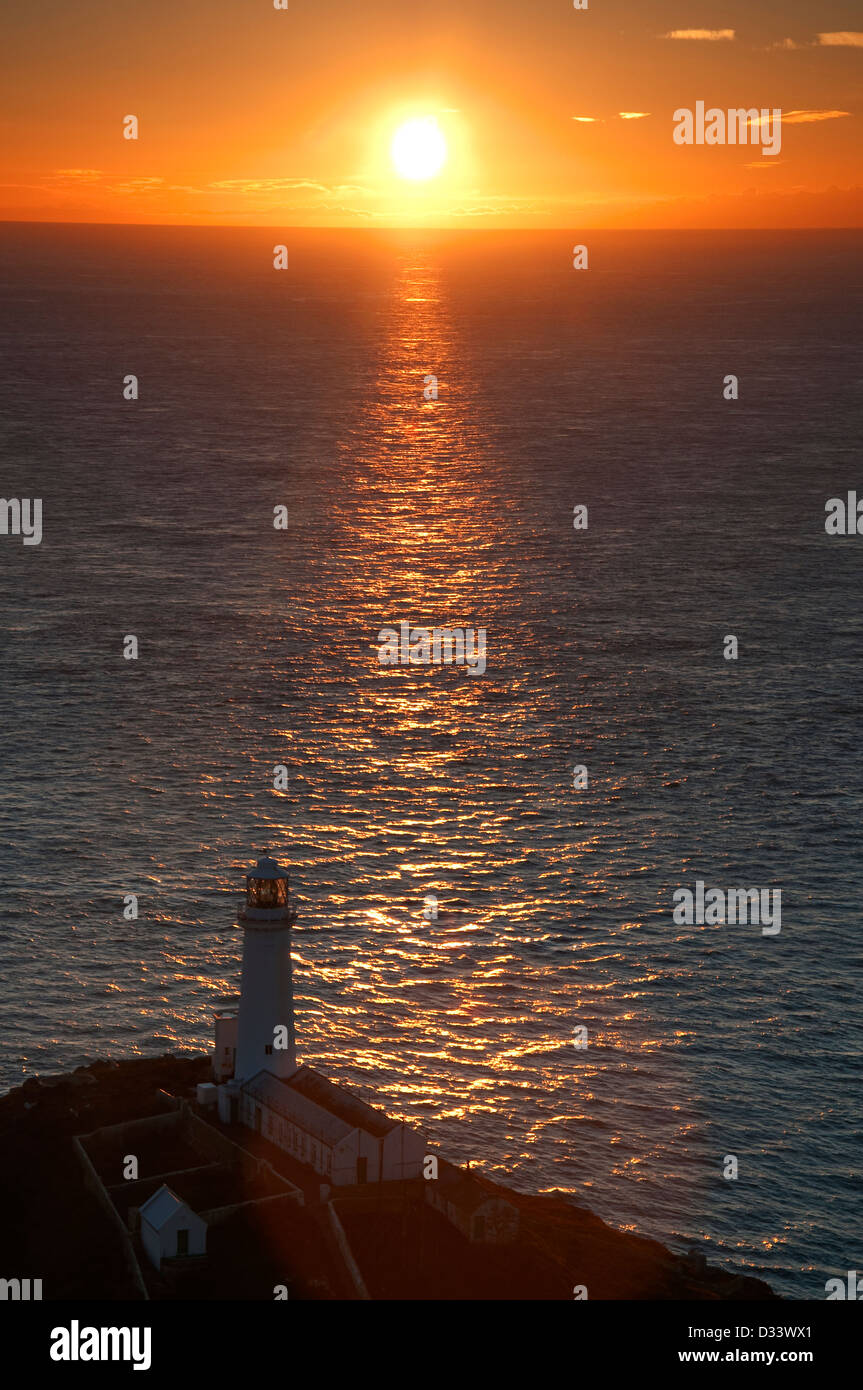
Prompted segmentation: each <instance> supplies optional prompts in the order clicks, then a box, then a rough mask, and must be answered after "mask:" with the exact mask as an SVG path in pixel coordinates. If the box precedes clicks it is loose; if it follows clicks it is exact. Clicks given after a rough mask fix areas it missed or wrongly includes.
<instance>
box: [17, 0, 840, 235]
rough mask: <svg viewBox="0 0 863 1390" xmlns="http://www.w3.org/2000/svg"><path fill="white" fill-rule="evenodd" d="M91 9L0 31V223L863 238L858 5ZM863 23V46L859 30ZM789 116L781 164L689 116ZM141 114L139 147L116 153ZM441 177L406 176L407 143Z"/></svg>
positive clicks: (52, 12)
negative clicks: (426, 127) (700, 112)
mask: <svg viewBox="0 0 863 1390" xmlns="http://www.w3.org/2000/svg"><path fill="white" fill-rule="evenodd" d="M289 4H290V7H289V9H288V10H287V11H279V10H275V9H274V8H273V5H272V0H182V3H178V0H146V2H145V0H130V3H117V0H75V3H60V2H59V0H45V3H39V4H25V3H24V0H16V2H15V3H14V4H13V5H12V6H11V7H10V8H11V14H9V13H7V16H6V18H5V19H4V30H5V44H4V47H5V50H6V52H5V58H6V64H7V75H6V80H5V81H4V84H3V87H4V90H3V96H2V98H0V102H2V106H0V109H2V136H3V139H2V150H3V153H2V156H0V158H2V166H3V167H2V175H0V182H2V185H3V193H2V200H0V216H2V217H3V218H5V219H14V220H39V221H78V222H140V223H172V224H180V225H184V224H186V225H197V224H203V225H206V224H224V225H253V224H262V225H268V226H285V227H289V226H361V227H366V226H372V227H374V226H405V225H407V226H410V225H417V224H419V225H426V226H436V227H496V226H499V227H574V228H577V227H579V226H591V227H603V226H607V227H627V226H633V227H795V226H798V227H799V226H804V227H805V226H810V227H812V226H860V225H861V224H863V187H861V186H863V176H862V175H861V156H860V144H861V141H860V112H861V110H863V102H861V95H860V94H861V73H863V30H861V24H863V21H861V17H860V16H861V11H860V6H859V0H819V3H818V4H811V3H808V0H655V2H654V3H650V2H649V0H589V8H588V9H587V10H586V11H579V10H575V9H574V8H573V5H572V0H436V3H434V4H432V5H411V4H408V3H406V0H365V3H362V4H351V3H349V0H289ZM855 25H856V26H857V27H856V28H855ZM699 100H703V101H704V102H706V104H707V105H708V106H717V107H722V108H724V109H727V108H729V107H758V108H762V107H767V108H774V107H779V108H781V110H782V112H783V127H782V149H781V153H780V155H779V156H778V157H774V158H770V157H765V156H764V155H762V153H761V150H760V148H759V147H758V146H757V145H756V146H754V147H753V146H744V147H740V146H721V147H710V146H693V147H681V146H679V145H676V144H675V143H674V142H673V140H672V129H673V122H672V114H673V112H674V110H675V109H676V108H678V107H681V106H686V107H694V106H695V103H696V101H699ZM127 115H135V116H137V118H138V121H139V138H138V139H137V140H127V139H124V138H123V119H124V117H125V116H127ZM414 118H433V120H434V121H435V122H436V123H437V126H438V128H439V131H440V133H441V135H442V137H443V139H444V142H445V145H446V149H447V158H446V162H445V163H444V165H443V167H442V168H441V170H440V172H439V173H437V174H435V175H434V176H433V177H430V178H428V179H426V180H420V181H412V180H411V179H410V178H404V177H401V176H400V175H399V173H398V172H397V170H396V169H395V168H394V167H393V164H392V160H391V157H390V145H391V141H392V138H393V135H394V134H395V132H396V130H397V129H398V128H399V127H400V125H402V124H403V123H404V122H406V121H408V120H411V119H414Z"/></svg>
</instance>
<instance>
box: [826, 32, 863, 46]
mask: <svg viewBox="0 0 863 1390" xmlns="http://www.w3.org/2000/svg"><path fill="white" fill-rule="evenodd" d="M818 43H819V44H820V46H821V47H822V48H863V34H860V33H857V32H856V31H855V30H854V29H840V30H839V31H838V33H835V34H819V35H818Z"/></svg>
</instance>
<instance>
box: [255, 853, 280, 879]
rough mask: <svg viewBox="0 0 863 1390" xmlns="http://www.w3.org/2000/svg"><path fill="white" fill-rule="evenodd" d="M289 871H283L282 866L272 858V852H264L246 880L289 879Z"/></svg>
mask: <svg viewBox="0 0 863 1390" xmlns="http://www.w3.org/2000/svg"><path fill="white" fill-rule="evenodd" d="M287 877H288V871H287V869H283V868H282V866H281V864H277V863H276V861H275V859H271V858H270V851H269V850H268V849H265V850H264V853H263V855H262V856H261V858H260V859H259V860H258V862H257V864H256V865H255V867H254V868H253V869H249V872H248V873H247V874H246V878H287Z"/></svg>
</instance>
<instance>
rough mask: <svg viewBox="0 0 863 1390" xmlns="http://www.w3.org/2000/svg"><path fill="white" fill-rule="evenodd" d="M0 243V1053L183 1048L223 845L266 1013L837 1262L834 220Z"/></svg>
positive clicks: (853, 331)
mask: <svg viewBox="0 0 863 1390" xmlns="http://www.w3.org/2000/svg"><path fill="white" fill-rule="evenodd" d="M277 243H284V244H286V245H287V247H288V252H289V268H288V270H286V271H276V270H274V268H273V247H274V245H276V244H277ZM576 243H584V244H586V245H587V246H588V248H589V257H590V260H589V270H587V271H575V270H574V269H573V268H572V251H573V246H574V244H576ZM0 247H2V253H3V255H2V260H3V270H2V288H3V297H4V302H5V305H6V312H5V314H4V319H3V329H2V346H3V361H4V364H5V365H4V368H3V372H2V376H0V397H2V400H0V418H2V426H0V428H2V436H3V440H2V458H3V465H2V487H0V492H2V495H3V496H4V497H6V498H11V497H24V498H35V497H39V498H41V499H42V502H43V539H42V542H41V544H39V545H24V544H23V543H22V540H21V538H19V537H15V536H2V537H0V652H2V655H0V662H2V665H0V730H2V734H0V746H2V761H1V762H0V817H2V823H0V844H2V847H3V848H2V868H0V999H2V1037H0V1085H2V1087H3V1088H6V1089H8V1088H9V1087H12V1086H15V1085H17V1084H19V1083H20V1082H21V1081H22V1080H23V1079H24V1078H26V1077H27V1076H29V1075H32V1074H34V1073H45V1072H58V1071H63V1070H67V1069H70V1068H72V1067H74V1066H76V1065H78V1064H80V1063H83V1062H85V1061H88V1060H92V1059H94V1058H96V1057H116V1058H121V1057H129V1056H137V1055H155V1054H158V1053H160V1052H163V1051H166V1050H174V1051H187V1050H192V1051H200V1050H204V1049H207V1048H209V1047H210V1046H211V1036H212V1035H211V1010H212V1008H213V1007H216V1006H218V1004H219V1003H220V1001H222V1000H223V999H225V998H226V997H228V996H230V995H233V994H235V993H236V991H237V989H238V986H239V967H240V951H241V932H240V930H239V928H238V926H237V924H236V918H235V915H234V914H235V908H236V904H237V902H238V900H239V898H240V896H241V892H242V887H243V880H242V872H243V869H244V867H246V866H248V865H249V864H250V863H251V862H253V861H254V860H255V859H256V858H257V857H258V854H259V853H260V851H261V849H262V848H264V847H268V848H270V849H271V850H272V851H273V852H274V853H276V854H277V856H278V857H279V858H281V859H282V860H283V861H284V862H285V863H286V864H287V865H288V866H289V867H290V870H291V891H292V894H293V896H294V900H295V904H296V906H297V910H298V922H297V927H296V930H295V942H294V952H295V967H296V969H295V988H296V992H297V1036H298V1048H299V1052H300V1055H301V1056H302V1058H303V1059H304V1060H306V1061H309V1062H310V1063H312V1064H313V1065H316V1066H319V1067H320V1068H321V1070H323V1071H324V1072H326V1073H327V1074H328V1075H329V1076H331V1077H332V1078H333V1079H335V1080H338V1081H343V1082H345V1083H347V1084H349V1085H351V1086H353V1087H356V1088H357V1089H359V1090H360V1091H361V1092H363V1093H368V1094H370V1096H371V1097H372V1099H373V1100H375V1101H376V1102H377V1103H379V1104H381V1105H383V1106H385V1107H386V1108H387V1109H388V1110H389V1111H390V1112H391V1113H392V1114H394V1115H399V1116H403V1117H405V1118H407V1119H408V1120H409V1121H411V1122H412V1123H415V1124H417V1125H419V1126H422V1127H423V1128H424V1129H425V1130H426V1132H427V1133H428V1134H429V1136H430V1138H432V1139H433V1140H435V1141H437V1142H438V1143H440V1144H441V1145H442V1146H443V1149H444V1152H445V1153H446V1154H447V1155H448V1156H449V1157H450V1158H452V1159H454V1160H456V1161H459V1162H463V1161H466V1160H468V1159H469V1160H471V1162H472V1163H473V1164H475V1165H477V1166H478V1167H480V1168H481V1169H482V1170H483V1171H484V1172H486V1173H487V1174H488V1175H489V1176H490V1177H492V1178H496V1179H498V1180H500V1181H504V1182H507V1183H509V1184H511V1185H512V1186H515V1187H517V1188H522V1189H524V1190H526V1191H546V1190H550V1189H558V1190H562V1191H565V1192H567V1193H569V1194H571V1195H572V1198H573V1200H575V1201H577V1202H581V1203H584V1204H586V1205H588V1206H590V1207H591V1208H592V1209H593V1210H594V1211H596V1212H597V1213H598V1214H599V1215H600V1216H602V1217H603V1218H605V1219H606V1220H608V1221H610V1222H612V1223H613V1224H615V1225H618V1226H620V1227H624V1228H627V1229H633V1230H638V1231H641V1232H643V1233H646V1234H649V1235H653V1236H655V1237H657V1238H659V1239H661V1240H663V1241H664V1242H666V1243H667V1244H669V1245H671V1246H672V1247H673V1248H675V1249H681V1250H684V1249H688V1248H689V1247H691V1246H695V1247H696V1248H697V1249H699V1250H701V1251H703V1252H704V1253H705V1254H706V1255H707V1257H708V1259H709V1260H711V1261H715V1262H716V1263H721V1264H723V1265H725V1266H726V1267H729V1268H735V1267H736V1268H739V1269H740V1270H745V1271H748V1272H751V1273H754V1274H758V1275H761V1276H762V1277H764V1278H766V1279H767V1280H768V1281H769V1282H770V1283H771V1284H772V1285H773V1287H774V1288H775V1289H776V1290H777V1291H778V1292H780V1293H784V1294H787V1295H789V1296H791V1297H795V1298H817V1299H820V1298H823V1297H824V1284H825V1280H826V1279H827V1278H828V1277H831V1276H833V1275H837V1274H838V1275H840V1276H843V1277H844V1275H845V1272H846V1271H847V1270H849V1269H855V1268H861V1267H863V1248H861V1245H860V1232H861V1230H863V1199H861V1182H860V1153H861V1131H863V1121H861V1100H860V1095H861V1091H860V1081H861V1060H860V1052H861V1047H860V1044H861V1035H863V1026H861V1025H863V1014H861V1007H860V1003H859V994H858V989H857V986H858V983H859V973H858V972H859V966H860V957H861V949H860V923H859V918H860V903H861V898H863V857H861V807H863V759H861V743H863V738H861V732H860V730H861V719H860V716H861V708H863V699H861V696H863V678H861V627H863V624H861V593H863V589H861V566H863V539H861V538H860V537H859V536H850V537H835V536H828V535H827V534H826V533H825V525H824V522H825V503H826V502H827V500H828V499H829V498H831V497H834V496H840V497H844V496H845V495H846V494H847V492H848V491H849V490H850V489H854V488H855V487H858V488H859V491H860V494H861V497H863V486H861V484H863V476H861V474H860V470H859V462H858V458H859V442H858V441H859V437H860V425H861V395H860V385H861V379H863V360H861V345H860V335H859V324H860V320H861V305H860V280H861V276H860V264H861V260H860V249H861V235H860V233H859V232H853V231H837V232H829V233H824V232H798V233H790V232H789V233H769V232H751V233H743V232H740V233H720V232H716V233H701V232H682V233H671V232H631V233H625V232H621V233H610V232H606V233H601V232H590V233H578V232H573V233H570V232H566V231H561V232H542V233H539V232H537V233H526V232H512V233H509V232H488V233H480V232H478V233H443V232H440V233H434V232H423V231H403V232H381V231H358V232H341V231H287V232H286V231H283V230H280V229H269V228H257V229H243V230H234V229H213V230H201V229H186V228H140V227H128V228H120V227H107V226H90V227H85V226H78V227H74V226H73V227H56V226H50V225H41V226H37V225H31V226H24V225H21V224H18V225H15V224H5V225H3V226H2V227H0ZM130 374H133V375H135V376H136V377H137V378H138V391H139V396H138V399H137V400H134V401H129V400H125V399H124V395H123V390H124V379H125V378H126V377H127V376H128V375H130ZM729 374H732V375H735V376H736V377H737V378H738V382H739V399H738V400H726V399H725V398H724V395H725V390H724V382H725V379H726V377H727V376H728V375H729ZM429 376H434V377H436V378H437V399H434V398H433V392H432V390H431V388H430V386H429V383H428V382H427V381H426V378H427V377H429ZM424 390H426V393H427V394H429V395H430V396H431V398H430V399H425V398H424V394H423V393H424ZM280 506H282V507H287V508H288V519H289V520H288V528H287V530H283V529H282V530H279V529H276V528H275V527H274V524H273V521H274V508H276V507H280ZM577 506H586V507H587V508H588V516H589V522H588V527H587V529H586V530H576V529H574V526H573V515H574V514H573V508H574V507H577ZM401 621H407V622H409V623H411V624H412V625H427V626H430V627H431V626H449V627H463V628H483V629H485V631H486V634H487V638H486V640H487V669H486V671H485V672H484V674H481V675H480V674H478V673H477V674H472V673H471V672H470V671H469V670H467V669H465V668H459V667H456V666H423V667H401V666H394V667H384V666H381V665H380V664H379V661H378V643H379V636H378V634H379V632H380V630H381V629H383V628H385V627H388V626H393V627H398V624H399V623H400V622H401ZM130 635H131V636H135V637H137V640H138V658H137V660H126V659H124V657H123V649H124V640H125V639H126V638H127V637H128V636H130ZM729 635H734V636H736V637H737V639H738V643H739V653H738V658H737V660H726V659H725V656H724V651H725V647H726V638H727V637H728V636H729ZM576 765H582V766H584V767H586V768H587V770H588V773H589V784H588V786H587V788H580V789H576V787H575V786H574V780H575V779H574V772H573V769H574V767H575V766H576ZM277 766H284V767H285V768H286V769H287V775H288V786H287V789H286V790H284V791H276V790H274V785H273V783H274V769H275V768H276V767H277ZM699 879H700V880H703V881H704V882H705V883H707V884H708V885H710V886H714V885H715V886H718V887H722V888H728V887H731V886H735V887H751V886H758V887H764V888H772V889H777V888H779V889H781V892H782V929H781V932H780V933H778V934H777V935H774V936H765V935H762V932H761V930H760V928H759V927H756V926H753V925H748V926H743V925H731V924H729V923H720V924H716V925H692V926H680V925H677V924H676V923H675V921H674V919H673V915H672V913H673V894H674V892H675V891H676V890H678V889H681V888H689V889H694V888H695V884H696V881H697V880H699ZM128 894H135V895H136V896H137V898H138V904H139V906H138V911H139V915H138V918H137V920H127V919H126V918H125V917H124V899H125V896H126V895H128ZM429 895H433V896H434V897H435V898H436V899H437V902H438V912H437V917H436V918H435V917H434V914H433V912H432V911H431V910H430V909H428V908H427V906H426V899H427V897H428V896H429ZM430 917H431V920H429V918H430ZM579 1028H582V1029H586V1030H587V1040H588V1045H587V1047H585V1048H580V1047H577V1046H576V1044H575V1038H576V1034H575V1030H576V1029H579ZM729 1156H734V1157H736V1159H737V1162H738V1176H737V1178H736V1179H728V1178H726V1177H724V1176H723V1171H724V1169H725V1167H726V1159H727V1157H729Z"/></svg>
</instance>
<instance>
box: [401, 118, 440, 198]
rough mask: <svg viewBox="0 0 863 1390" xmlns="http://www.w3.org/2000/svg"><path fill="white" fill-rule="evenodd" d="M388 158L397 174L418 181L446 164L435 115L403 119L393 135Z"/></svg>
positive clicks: (436, 172)
mask: <svg viewBox="0 0 863 1390" xmlns="http://www.w3.org/2000/svg"><path fill="white" fill-rule="evenodd" d="M390 157H391V158H392V161H393V165H394V166H395V170H396V173H397V174H400V175H401V177H402V178H403V179H411V180H412V181H413V182H415V183H418V182H420V181H421V180H423V179H433V178H434V176H435V174H439V173H440V171H441V169H442V168H443V166H444V164H446V158H447V147H446V140H445V139H444V137H443V132H442V131H441V129H440V127H439V126H438V123H437V121H436V120H435V118H434V116H418V117H417V118H416V119H415V120H412V121H405V123H404V125H400V126H399V128H398V130H397V131H396V133H395V135H394V136H393V141H392V144H391V145H390Z"/></svg>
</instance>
